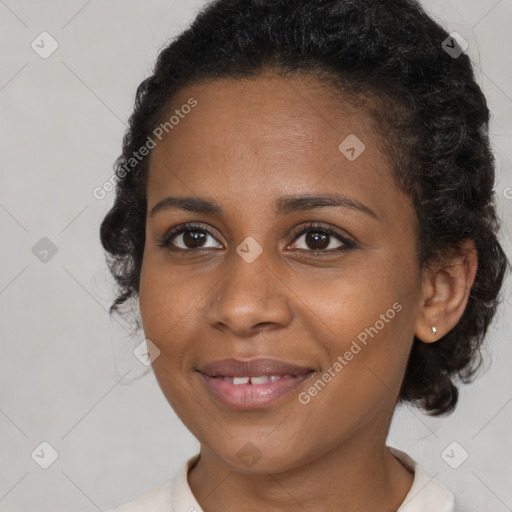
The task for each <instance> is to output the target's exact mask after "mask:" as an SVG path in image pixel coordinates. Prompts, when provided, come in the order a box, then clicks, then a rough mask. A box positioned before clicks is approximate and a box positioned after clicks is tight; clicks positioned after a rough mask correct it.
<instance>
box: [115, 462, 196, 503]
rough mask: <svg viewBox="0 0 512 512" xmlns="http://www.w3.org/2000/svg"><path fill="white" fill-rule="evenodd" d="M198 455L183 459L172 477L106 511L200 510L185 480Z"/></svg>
mask: <svg viewBox="0 0 512 512" xmlns="http://www.w3.org/2000/svg"><path fill="white" fill-rule="evenodd" d="M199 457H200V454H196V455H194V456H192V457H190V458H189V459H188V460H187V461H185V462H184V463H183V464H182V466H181V468H180V469H179V471H178V472H177V474H176V475H175V476H174V478H172V479H170V480H168V481H166V482H164V483H163V484H160V485H158V486H156V487H154V488H153V489H151V490H149V491H147V492H146V493H144V494H142V495H140V496H138V497H137V498H135V499H133V500H131V501H128V502H127V503H124V504H123V505H121V506H119V507H117V508H112V509H109V510H107V511H106V512H173V511H175V510H187V511H188V510H195V511H196V512H202V511H201V507H200V506H199V503H197V501H196V499H195V497H194V495H193V494H192V491H191V489H190V487H189V485H188V481H187V474H188V472H189V470H190V468H192V467H193V466H194V465H195V464H196V463H197V461H198V460H199Z"/></svg>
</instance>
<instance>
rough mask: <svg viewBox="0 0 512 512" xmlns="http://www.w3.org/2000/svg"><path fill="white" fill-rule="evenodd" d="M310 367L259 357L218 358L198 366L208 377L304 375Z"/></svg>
mask: <svg viewBox="0 0 512 512" xmlns="http://www.w3.org/2000/svg"><path fill="white" fill-rule="evenodd" d="M312 370H313V369H312V368H308V367H305V366H299V365H296V364H292V363H287V362H285V361H280V360H278V359H270V358H260V359H252V360H249V361H243V360H240V359H233V358H230V359H219V360H217V361H212V362H211V363H208V364H205V365H203V366H201V368H199V371H200V372H201V373H204V374H205V375H209V376H210V377H217V376H224V377H259V376H263V375H267V376H271V375H306V374H307V373H309V372H310V371H312Z"/></svg>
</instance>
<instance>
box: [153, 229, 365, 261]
mask: <svg viewBox="0 0 512 512" xmlns="http://www.w3.org/2000/svg"><path fill="white" fill-rule="evenodd" d="M189 231H191V232H193V231H201V232H205V233H207V234H208V235H210V236H211V237H212V238H215V237H214V236H213V234H212V233H211V232H210V230H209V229H208V228H207V227H206V225H204V224H197V223H189V224H180V225H178V226H175V227H173V228H171V229H170V230H169V231H168V232H167V233H166V234H165V235H164V236H163V237H162V238H161V239H160V240H159V241H158V246H159V247H161V248H166V249H168V250H170V251H178V252H179V251H182V252H201V251H208V250H209V249H210V248H208V247H207V248H201V247H200V248H197V249H182V248H179V247H172V244H171V241H172V239H173V238H174V237H175V236H177V235H181V234H182V233H186V232H189ZM309 232H313V233H316V232H320V233H323V234H326V235H329V236H332V237H334V238H336V239H337V240H338V241H340V242H341V243H342V244H343V245H341V246H340V247H337V248H335V249H328V250H325V249H317V250H314V249H309V250H307V249H294V250H295V251H305V252H309V253H313V254H316V255H320V256H323V255H330V254H333V253H344V252H346V251H348V250H350V249H355V248H356V244H355V243H354V242H353V241H352V240H349V239H348V238H346V237H344V236H342V235H340V234H339V233H338V232H337V231H335V230H334V229H332V228H329V227H324V226H322V225H321V224H318V223H310V224H307V225H306V226H303V227H302V228H301V229H300V230H299V231H298V232H297V233H295V234H294V235H293V236H294V238H293V241H294V242H295V241H296V240H298V239H299V238H300V237H301V236H302V235H304V234H307V233H309Z"/></svg>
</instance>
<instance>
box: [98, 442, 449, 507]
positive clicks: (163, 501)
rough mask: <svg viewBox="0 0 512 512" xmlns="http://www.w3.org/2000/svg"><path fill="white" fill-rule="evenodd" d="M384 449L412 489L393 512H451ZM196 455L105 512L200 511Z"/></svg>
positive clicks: (418, 471)
mask: <svg viewBox="0 0 512 512" xmlns="http://www.w3.org/2000/svg"><path fill="white" fill-rule="evenodd" d="M386 448H387V449H388V450H389V451H390V452H391V453H392V454H393V455H394V456H395V457H396V458H397V459H398V460H399V461H400V462H401V463H402V464H403V465H404V466H406V467H407V468H408V469H409V470H410V471H411V472H413V473H414V480H413V482H412V486H411V488H410V490H409V492H408V493H407V496H406V497H405V499H404V501H403V502H402V504H401V505H400V508H399V509H398V510H397V512H455V496H454V495H453V494H452V493H451V492H450V491H448V489H446V487H444V486H443V485H442V484H441V483H440V482H438V481H437V480H434V479H433V478H430V477H429V476H427V475H426V473H425V472H424V471H423V469H422V468H421V467H420V466H419V465H418V464H417V463H416V461H414V460H413V459H412V458H411V457H410V456H409V455H407V454H406V453H405V452H403V451H401V450H398V449H397V448H393V447H392V446H386ZM198 458H199V454H196V455H194V456H193V457H191V458H190V459H188V460H187V461H186V462H185V463H184V464H183V465H182V466H181V468H180V470H179V471H178V473H177V474H176V476H175V477H174V478H173V479H172V480H169V481H168V482H165V483H163V484H161V485H159V486H158V487H154V488H153V489H151V490H150V491H148V492H146V493H145V494H143V495H141V496H139V497H138V498H136V499H134V500H132V501H129V502H128V503H125V504H124V505H121V506H120V507H117V508H115V509H110V510H107V512H204V511H203V509H202V508H201V507H200V506H199V503H198V502H197V500H196V498H195V497H194V494H193V493H192V490H191V489H190V486H189V484H188V479H187V475H188V471H189V469H190V468H191V467H192V466H193V465H194V464H195V463H196V461H197V459H198Z"/></svg>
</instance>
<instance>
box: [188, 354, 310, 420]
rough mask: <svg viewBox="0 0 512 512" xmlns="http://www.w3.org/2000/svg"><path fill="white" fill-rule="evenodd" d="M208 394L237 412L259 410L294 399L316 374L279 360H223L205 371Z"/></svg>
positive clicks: (208, 366)
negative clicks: (289, 397) (290, 397)
mask: <svg viewBox="0 0 512 512" xmlns="http://www.w3.org/2000/svg"><path fill="white" fill-rule="evenodd" d="M198 371H199V374H200V375H201V377H202V380H203V382H204V384H205V387H206V389H207V391H208V394H210V396H212V397H213V398H214V399H215V400H216V401H217V402H218V403H219V404H221V405H223V406H227V407H229V408H232V409H233V408H234V409H245V410H248V409H255V408H256V409H257V408H261V407H265V406H268V405H270V404H274V403H276V402H277V401H278V400H279V399H281V398H284V397H285V396H291V394H292V393H293V392H294V391H296V390H297V389H298V388H299V387H300V386H301V385H302V384H303V383H304V382H305V381H306V380H309V378H310V377H311V376H312V375H313V374H314V373H315V370H314V369H312V368H307V367H305V366H300V365H296V364H291V363H286V362H284V361H280V360H277V359H255V360H251V361H241V360H236V359H223V360H220V361H214V362H212V363H209V364H207V365H204V366H203V367H201V369H200V370H198Z"/></svg>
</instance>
